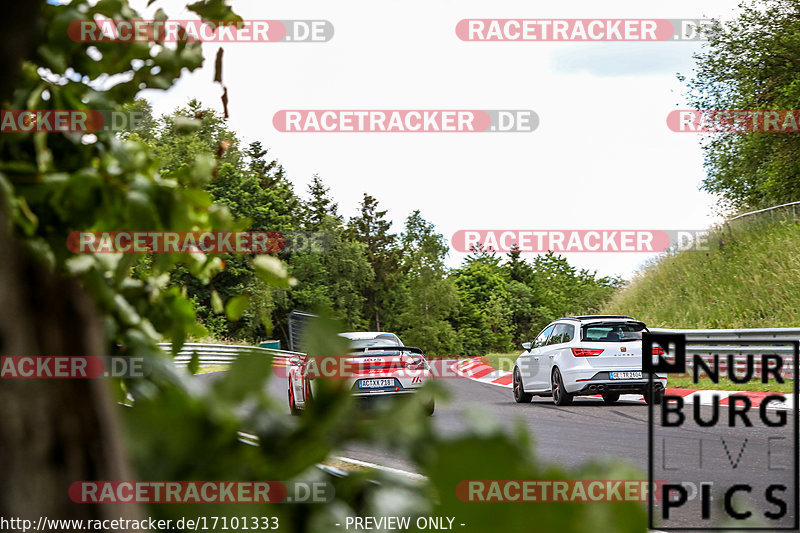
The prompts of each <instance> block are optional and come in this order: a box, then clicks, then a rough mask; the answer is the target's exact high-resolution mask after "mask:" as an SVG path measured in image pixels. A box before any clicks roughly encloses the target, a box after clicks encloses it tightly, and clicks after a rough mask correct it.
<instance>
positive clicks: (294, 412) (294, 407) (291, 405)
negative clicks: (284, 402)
mask: <svg viewBox="0 0 800 533" xmlns="http://www.w3.org/2000/svg"><path fill="white" fill-rule="evenodd" d="M289 412H290V413H292V415H293V416H298V415H299V414H300V409H298V408H297V404H296V403H294V393H293V392H292V387H291V385H290V386H289Z"/></svg>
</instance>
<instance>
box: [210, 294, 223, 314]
mask: <svg viewBox="0 0 800 533" xmlns="http://www.w3.org/2000/svg"><path fill="white" fill-rule="evenodd" d="M211 309H213V310H214V312H215V313H222V311H224V306H223V304H222V298H220V297H219V293H218V292H217V290H216V289H214V290H212V291H211Z"/></svg>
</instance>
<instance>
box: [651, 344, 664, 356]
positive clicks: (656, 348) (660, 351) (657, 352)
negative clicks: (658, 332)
mask: <svg viewBox="0 0 800 533" xmlns="http://www.w3.org/2000/svg"><path fill="white" fill-rule="evenodd" d="M653 355H664V348H662V347H661V346H653Z"/></svg>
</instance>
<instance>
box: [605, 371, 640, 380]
mask: <svg viewBox="0 0 800 533" xmlns="http://www.w3.org/2000/svg"><path fill="white" fill-rule="evenodd" d="M610 374H611V379H642V373H641V372H611V373H610Z"/></svg>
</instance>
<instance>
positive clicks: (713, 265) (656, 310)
mask: <svg viewBox="0 0 800 533" xmlns="http://www.w3.org/2000/svg"><path fill="white" fill-rule="evenodd" d="M789 215H791V213H789ZM710 246H711V250H710V251H707V252H700V251H684V252H677V253H670V254H667V255H665V256H663V257H661V258H660V259H659V260H658V261H655V262H654V263H653V264H651V265H650V266H648V267H647V268H645V269H644V270H643V271H642V272H641V273H640V274H639V275H638V276H637V277H636V278H635V279H634V280H632V281H631V283H630V284H629V285H628V286H627V287H626V288H625V289H623V290H622V291H620V292H619V293H617V294H616V295H615V296H614V298H612V300H611V301H610V302H609V303H608V304H607V305H606V306H605V308H604V309H603V312H607V313H621V314H626V315H631V316H634V317H636V318H639V319H641V320H643V321H644V322H646V323H647V324H648V325H649V326H651V327H672V328H739V327H741V328H744V327H788V326H797V325H798V322H800V226H799V225H798V223H797V222H796V221H793V220H787V219H783V220H772V219H771V217H770V216H769V215H767V216H763V217H762V218H761V219H760V220H756V221H747V222H742V221H735V222H734V223H731V224H730V225H729V226H725V227H724V228H722V229H721V230H720V231H718V232H716V233H715V234H714V235H713V238H711V239H710Z"/></svg>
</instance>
